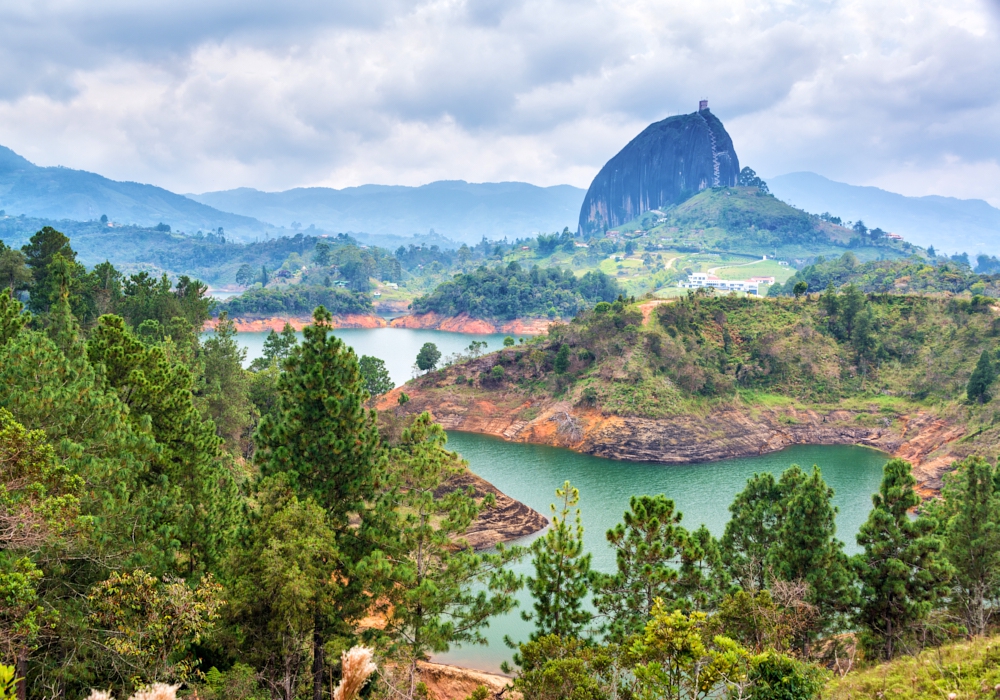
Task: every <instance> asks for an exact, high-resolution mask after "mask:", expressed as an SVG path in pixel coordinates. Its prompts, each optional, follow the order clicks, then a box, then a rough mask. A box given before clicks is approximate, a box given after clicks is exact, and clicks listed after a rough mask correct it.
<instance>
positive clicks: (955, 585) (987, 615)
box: [931, 455, 1000, 635]
mask: <svg viewBox="0 0 1000 700" xmlns="http://www.w3.org/2000/svg"><path fill="white" fill-rule="evenodd" d="M997 481H998V473H997V470H996V469H995V468H994V467H993V466H992V465H991V464H990V463H989V462H987V461H986V460H985V459H983V458H982V457H978V456H975V455H973V456H971V457H968V458H966V459H964V460H962V461H961V462H959V463H958V464H956V465H955V470H954V471H953V472H951V473H950V474H948V475H946V477H945V484H944V488H943V489H942V496H943V498H942V500H941V501H938V502H937V503H936V504H934V505H935V506H936V508H932V509H931V514H932V515H933V516H934V517H936V518H937V519H938V525H939V532H941V534H942V535H943V538H942V539H943V545H944V546H943V554H944V556H946V557H947V559H948V561H949V562H950V563H951V566H952V569H953V570H954V577H953V578H952V582H951V583H952V593H951V598H952V602H953V606H954V608H955V612H956V613H957V614H958V615H960V616H961V618H962V620H963V621H964V623H965V628H966V629H967V630H968V631H969V633H970V634H974V635H984V634H986V630H987V627H988V626H989V623H990V619H991V618H992V616H993V614H994V611H995V610H996V609H997V600H998V597H1000V495H998V494H997V488H996V484H997Z"/></svg>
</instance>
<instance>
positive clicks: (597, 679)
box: [514, 634, 617, 700]
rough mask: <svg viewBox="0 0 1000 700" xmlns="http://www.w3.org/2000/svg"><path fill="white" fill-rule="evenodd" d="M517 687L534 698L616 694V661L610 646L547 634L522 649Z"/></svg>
mask: <svg viewBox="0 0 1000 700" xmlns="http://www.w3.org/2000/svg"><path fill="white" fill-rule="evenodd" d="M518 657H519V662H520V663H519V665H520V667H521V668H520V672H519V673H518V674H517V677H516V678H515V679H514V689H515V690H517V691H519V692H520V693H521V694H522V695H523V696H524V697H525V698H532V700H565V699H567V698H569V699H571V700H605V699H606V698H609V697H612V696H613V691H614V690H615V689H616V688H615V686H616V684H617V681H616V680H615V679H614V671H615V669H614V661H613V658H612V657H611V656H610V654H609V653H608V651H607V650H605V649H602V648H600V647H595V646H593V645H589V644H587V643H586V642H583V641H582V640H579V639H577V638H575V637H559V636H557V635H554V634H548V635H544V636H542V637H539V638H538V639H535V640H533V641H530V642H526V643H524V644H522V645H521V646H520V648H519V650H518Z"/></svg>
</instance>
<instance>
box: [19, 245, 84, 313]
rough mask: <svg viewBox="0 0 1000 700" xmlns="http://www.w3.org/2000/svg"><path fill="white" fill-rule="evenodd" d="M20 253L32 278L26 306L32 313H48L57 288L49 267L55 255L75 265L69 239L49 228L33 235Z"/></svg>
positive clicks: (74, 256) (74, 254)
mask: <svg viewBox="0 0 1000 700" xmlns="http://www.w3.org/2000/svg"><path fill="white" fill-rule="evenodd" d="M21 252H23V253H24V257H25V260H26V262H27V264H28V267H29V268H31V272H32V275H33V276H34V283H33V284H32V286H31V296H30V300H29V302H28V305H29V307H30V308H31V310H32V311H36V312H42V311H48V309H49V305H50V304H51V303H52V299H53V297H54V296H55V295H54V292H55V290H56V288H57V287H56V286H55V285H54V284H53V283H52V280H51V279H50V274H49V265H51V264H52V260H53V258H54V257H55V256H56V255H59V256H61V257H62V258H63V260H65V261H67V262H69V263H76V252H74V250H73V249H72V248H71V247H70V245H69V238H68V237H67V236H65V235H63V234H62V233H60V232H59V231H56V230H55V229H54V228H52V227H51V226H46V227H44V228H43V229H42V230H41V231H38V232H37V233H36V234H35V235H33V236H32V237H31V239H30V240H29V241H28V243H27V244H26V245H25V246H23V247H22V248H21Z"/></svg>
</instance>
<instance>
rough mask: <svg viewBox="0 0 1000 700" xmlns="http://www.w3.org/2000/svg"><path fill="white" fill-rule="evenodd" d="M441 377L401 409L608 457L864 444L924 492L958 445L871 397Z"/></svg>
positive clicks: (954, 429)
mask: <svg viewBox="0 0 1000 700" xmlns="http://www.w3.org/2000/svg"><path fill="white" fill-rule="evenodd" d="M464 369H465V370H466V371H469V370H470V367H468V366H466V367H465V368H464ZM449 383H450V382H449V381H448V380H447V379H445V380H443V381H442V382H441V383H439V384H438V386H437V387H427V388H421V387H420V386H417V385H415V384H414V383H411V384H409V385H407V386H406V387H405V389H406V392H407V394H408V395H409V396H410V401H409V403H407V404H405V405H404V406H403V408H404V410H406V411H407V412H420V411H428V412H430V413H431V414H432V415H433V416H434V419H435V420H436V421H437V422H439V423H440V424H441V425H442V426H443V427H444V428H445V429H446V430H460V431H466V432H473V433H484V434H488V435H495V436H498V437H502V438H504V439H507V440H513V441H518V442H531V443H537V444H544V445H553V446H556V447H565V448H569V449H571V450H575V451H577V452H583V453H586V454H592V455H596V456H599V457H607V458H610V459H622V460H632V461H638V462H659V463H663V464H689V463H695V462H708V461H716V460H721V459H729V458H733V457H747V456H752V455H759V454H765V453H768V452H776V451H778V450H781V449H783V448H785V447H788V446H790V445H864V446H868V447H873V448H876V449H879V450H883V451H885V452H888V453H889V454H891V455H894V456H899V457H903V458H904V459H906V460H908V461H909V462H910V463H911V464H913V467H914V476H915V477H916V478H917V480H918V482H919V487H920V490H921V491H922V493H923V494H924V495H925V496H929V495H932V494H933V493H935V492H937V491H938V490H939V489H940V487H941V476H942V475H943V473H944V472H945V471H947V470H948V468H949V467H950V465H951V463H952V462H953V461H954V460H955V459H959V458H961V457H964V456H965V453H966V451H967V450H965V449H963V447H962V446H961V443H959V442H958V440H959V438H961V437H962V436H963V435H964V434H965V428H964V426H962V425H960V424H955V423H951V422H949V421H948V420H945V419H943V418H941V417H939V416H935V415H933V414H931V413H928V412H918V413H915V414H913V415H894V414H886V413H884V412H882V411H880V410H879V408H878V407H877V406H872V407H871V410H868V411H865V410H827V411H819V410H813V409H809V408H797V407H794V406H785V407H778V408H761V407H755V406H732V407H729V408H721V409H719V410H716V411H713V412H711V413H708V414H706V415H681V416H671V417H669V418H640V417H623V416H612V415H605V414H602V413H601V412H600V411H598V410H595V409H586V408H581V407H579V406H574V405H572V404H570V403H568V402H564V401H557V400H554V399H538V398H532V397H527V396H525V395H523V394H521V393H519V392H517V391H514V390H509V391H502V390H501V391H491V392H483V391H479V390H475V389H472V388H469V387H458V386H454V385H450V386H449ZM400 391H401V388H397V389H396V390H394V391H393V392H392V393H390V394H389V395H387V396H386V397H384V398H383V399H382V402H383V405H389V404H390V403H391V404H395V403H396V399H397V396H398V393H399V392H400Z"/></svg>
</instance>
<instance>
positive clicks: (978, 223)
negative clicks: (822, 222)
mask: <svg viewBox="0 0 1000 700" xmlns="http://www.w3.org/2000/svg"><path fill="white" fill-rule="evenodd" d="M767 184H768V186H769V187H770V188H771V192H773V193H774V195H775V196H776V197H778V198H779V199H782V200H784V201H785V202H787V203H789V204H791V205H793V206H796V207H798V208H800V209H804V210H805V211H808V212H811V213H814V214H820V213H822V212H830V213H831V214H833V215H835V216H839V217H841V218H842V219H844V221H845V222H846V221H847V220H851V221H857V220H859V219H861V220H863V221H864V222H865V224H866V225H867V226H869V227H875V226H878V227H879V228H882V229H884V230H885V231H892V232H894V233H898V234H900V235H902V236H903V237H904V238H905V239H906V240H908V241H910V242H911V243H915V244H917V245H920V246H924V247H926V246H929V245H933V246H934V247H935V248H936V249H938V250H939V251H946V252H949V253H956V252H968V253H990V254H997V253H1000V209H996V208H995V207H992V206H990V205H989V204H988V203H987V202H984V201H983V200H981V199H956V198H954V197H939V196H936V195H931V196H927V197H906V196H904V195H901V194H896V193H894V192H887V191H886V190H882V189H879V188H877V187H859V186H856V185H848V184H845V183H843V182H835V181H833V180H828V179H827V178H825V177H823V176H822V175H817V174H816V173H810V172H798V173H788V174H787V175H780V176H778V177H772V178H769V179H768V180H767Z"/></svg>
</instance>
